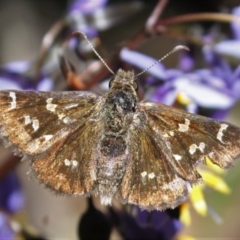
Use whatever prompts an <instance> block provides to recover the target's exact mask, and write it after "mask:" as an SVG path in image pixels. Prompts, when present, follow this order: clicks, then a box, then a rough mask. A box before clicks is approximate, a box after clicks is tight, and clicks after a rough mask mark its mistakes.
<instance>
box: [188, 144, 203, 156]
mask: <svg viewBox="0 0 240 240" xmlns="http://www.w3.org/2000/svg"><path fill="white" fill-rule="evenodd" d="M205 146H206V144H205V143H204V142H200V144H199V146H197V144H195V143H194V144H192V145H191V146H190V147H189V153H190V154H194V153H195V152H196V150H197V149H199V150H200V151H201V152H202V153H203V152H204V149H205Z"/></svg>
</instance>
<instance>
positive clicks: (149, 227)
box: [109, 206, 182, 240]
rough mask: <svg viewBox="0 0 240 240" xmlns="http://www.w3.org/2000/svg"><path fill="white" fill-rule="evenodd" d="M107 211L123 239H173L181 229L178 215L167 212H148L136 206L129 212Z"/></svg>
mask: <svg viewBox="0 0 240 240" xmlns="http://www.w3.org/2000/svg"><path fill="white" fill-rule="evenodd" d="M178 210H179V208H176V209H174V210H171V211H175V212H176V211H178ZM109 211H110V213H111V216H112V219H113V222H114V225H115V226H116V228H117V230H118V231H119V233H120V235H121V236H122V237H123V238H124V239H139V240H140V239H144V240H147V239H149V240H150V239H151V240H154V239H162V240H168V239H173V237H174V236H175V235H176V233H178V232H179V231H180V230H181V228H182V224H181V223H180V221H179V214H178V216H177V217H176V216H173V215H172V214H171V213H170V212H169V211H164V212H160V211H152V212H148V211H146V210H141V209H139V208H138V207H137V206H132V209H131V211H126V210H124V209H122V210H121V211H119V210H116V209H114V208H110V209H109ZM130 212H131V213H130Z"/></svg>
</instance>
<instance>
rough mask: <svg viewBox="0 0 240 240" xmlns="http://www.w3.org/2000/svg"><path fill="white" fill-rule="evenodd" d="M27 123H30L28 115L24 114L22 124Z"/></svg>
mask: <svg viewBox="0 0 240 240" xmlns="http://www.w3.org/2000/svg"><path fill="white" fill-rule="evenodd" d="M29 123H31V119H30V116H24V124H25V125H28V124H29Z"/></svg>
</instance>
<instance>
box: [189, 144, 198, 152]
mask: <svg viewBox="0 0 240 240" xmlns="http://www.w3.org/2000/svg"><path fill="white" fill-rule="evenodd" d="M196 150H197V145H196V144H192V145H191V146H190V148H189V152H190V154H194V153H195V152H196Z"/></svg>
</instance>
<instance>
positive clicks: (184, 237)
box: [176, 236, 196, 240]
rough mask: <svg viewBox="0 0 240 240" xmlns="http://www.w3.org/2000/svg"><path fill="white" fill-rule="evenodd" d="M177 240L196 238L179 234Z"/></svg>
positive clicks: (193, 239)
mask: <svg viewBox="0 0 240 240" xmlns="http://www.w3.org/2000/svg"><path fill="white" fill-rule="evenodd" d="M176 240H196V238H194V237H191V236H178V237H177V238H176Z"/></svg>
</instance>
